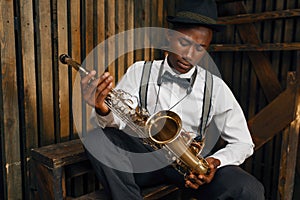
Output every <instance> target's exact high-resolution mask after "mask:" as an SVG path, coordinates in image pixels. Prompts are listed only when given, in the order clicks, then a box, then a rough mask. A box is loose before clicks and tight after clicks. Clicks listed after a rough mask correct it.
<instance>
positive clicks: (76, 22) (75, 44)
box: [70, 0, 82, 139]
mask: <svg viewBox="0 0 300 200" xmlns="http://www.w3.org/2000/svg"><path fill="white" fill-rule="evenodd" d="M80 13H81V11H80V0H73V1H70V20H71V22H70V24H71V26H70V28H71V30H70V31H71V56H72V58H73V59H74V60H77V61H78V62H81V57H80V55H81V46H80V44H81V38H80ZM71 70H72V71H71V74H72V86H73V85H74V84H76V79H77V80H78V79H79V74H78V73H77V72H76V71H75V70H73V69H71ZM77 76H78V77H77ZM77 83H78V82H77ZM72 88H73V87H72ZM80 97H81V90H79V89H78V88H76V89H74V88H73V89H72V97H71V98H72V99H71V100H72V111H73V119H74V117H75V119H78V118H81V114H82V106H81V105H82V104H81V103H82V101H81V98H80ZM74 110H76V111H77V112H75V113H76V116H74ZM78 113H80V114H78ZM74 122H75V120H74ZM73 129H74V132H77V133H78V132H79V131H80V132H81V130H82V126H81V123H74V128H73ZM71 139H73V138H71Z"/></svg>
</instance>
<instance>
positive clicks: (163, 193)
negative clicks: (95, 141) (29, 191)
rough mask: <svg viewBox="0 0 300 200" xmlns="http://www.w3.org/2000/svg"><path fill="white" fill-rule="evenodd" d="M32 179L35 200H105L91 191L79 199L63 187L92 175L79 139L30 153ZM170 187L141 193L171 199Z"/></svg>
mask: <svg viewBox="0 0 300 200" xmlns="http://www.w3.org/2000/svg"><path fill="white" fill-rule="evenodd" d="M31 158H32V163H33V165H32V169H31V172H32V176H33V179H34V181H35V183H36V189H37V194H38V196H39V197H37V198H36V199H43V200H45V199H51V200H58V199H59V200H61V199H80V200H83V199H85V200H86V199H106V197H105V194H104V192H103V190H101V187H100V190H95V191H92V192H89V193H87V194H84V195H82V196H79V197H74V196H72V195H70V192H68V191H67V190H68V187H67V186H66V185H68V184H67V183H69V182H70V180H71V179H72V178H74V177H77V176H81V175H84V174H87V173H93V170H92V167H91V164H90V163H89V160H88V159H87V156H86V154H85V151H84V148H83V145H82V143H81V140H80V139H76V140H71V141H68V142H64V143H58V144H52V145H49V146H44V147H41V148H35V149H32V150H31ZM177 191H178V188H177V187H175V186H174V185H160V186H157V187H153V188H145V189H143V190H142V194H143V197H144V199H147V200H150V199H160V198H164V199H166V198H165V197H167V196H168V195H174V194H175V193H176V192H177Z"/></svg>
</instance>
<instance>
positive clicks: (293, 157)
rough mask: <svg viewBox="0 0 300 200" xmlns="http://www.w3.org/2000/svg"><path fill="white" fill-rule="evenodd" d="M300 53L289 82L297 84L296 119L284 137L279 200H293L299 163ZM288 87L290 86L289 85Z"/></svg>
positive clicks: (286, 130)
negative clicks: (295, 68) (294, 71)
mask: <svg viewBox="0 0 300 200" xmlns="http://www.w3.org/2000/svg"><path fill="white" fill-rule="evenodd" d="M299 56H300V51H298V66H297V71H296V73H291V72H290V73H289V76H288V81H289V82H296V91H295V99H294V101H295V103H294V117H295V120H294V121H293V122H292V123H291V124H290V126H289V127H288V128H286V129H285V130H284V132H283V136H282V146H281V157H280V158H281V159H280V168H279V181H278V191H279V199H287V200H291V199H293V189H294V177H295V169H296V161H297V150H298V142H299V128H300V118H299V114H300V63H299V62H300V58H299ZM288 86H290V85H289V84H288Z"/></svg>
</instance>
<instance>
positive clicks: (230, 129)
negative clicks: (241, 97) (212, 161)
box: [210, 83, 254, 167]
mask: <svg viewBox="0 0 300 200" xmlns="http://www.w3.org/2000/svg"><path fill="white" fill-rule="evenodd" d="M215 94H216V96H215V99H214V101H213V102H214V108H213V109H214V112H215V115H214V119H213V120H214V121H215V124H216V126H217V128H218V129H219V131H220V132H221V137H222V139H224V140H225V141H226V142H227V145H226V146H225V147H224V148H222V149H220V150H219V151H217V152H216V153H214V154H213V155H211V156H210V157H214V158H217V159H219V160H220V161H221V165H220V166H219V167H222V166H226V165H240V164H242V163H243V162H244V161H245V159H246V158H248V157H249V156H251V155H252V154H253V148H254V143H253V141H252V138H251V135H250V132H249V129H248V126H247V122H246V119H245V117H244V114H243V111H242V109H241V107H240V105H239V104H238V102H237V101H236V99H235V98H234V96H233V94H232V92H231V91H230V89H229V88H228V87H227V86H226V85H225V83H224V84H223V86H221V87H218V88H217V91H216V93H215Z"/></svg>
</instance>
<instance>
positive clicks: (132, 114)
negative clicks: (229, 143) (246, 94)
mask: <svg viewBox="0 0 300 200" xmlns="http://www.w3.org/2000/svg"><path fill="white" fill-rule="evenodd" d="M59 60H60V61H61V62H62V63H63V64H67V65H70V66H72V67H73V68H74V69H75V70H77V71H78V72H79V73H80V75H81V76H82V77H84V76H86V75H87V74H89V71H87V70H86V69H85V68H83V67H82V66H81V65H80V64H79V63H78V62H76V61H75V60H73V59H72V58H71V57H70V56H68V55H66V54H62V55H60V57H59ZM93 80H95V78H92V79H91V80H90V81H93ZM134 98H136V99H137V97H134V96H132V95H131V94H129V93H127V92H125V91H123V90H116V89H112V90H111V91H110V92H109V94H108V96H107V97H106V99H105V104H106V105H107V106H108V107H109V109H110V110H111V111H112V112H113V113H114V114H115V115H117V116H118V117H119V118H120V119H121V120H123V121H124V122H125V123H126V125H127V126H128V127H129V128H131V129H132V130H133V131H134V132H135V133H136V134H138V136H139V137H140V138H141V140H142V141H143V142H144V143H145V144H148V145H150V146H151V147H153V149H154V150H158V149H160V148H165V149H166V150H167V151H166V159H169V160H171V161H172V165H173V167H174V168H175V169H176V170H177V171H178V172H180V173H181V174H183V175H184V176H186V175H188V174H189V173H190V172H192V173H196V174H209V173H210V168H209V164H208V163H207V161H206V160H205V159H204V158H203V157H201V156H200V153H201V150H202V148H203V146H202V145H199V142H197V141H195V140H194V139H193V138H192V137H191V136H190V135H189V134H188V133H187V132H186V131H185V130H184V129H183V127H182V121H181V118H180V117H179V116H178V115H177V114H176V113H175V112H173V111H170V110H162V111H159V112H157V113H155V114H153V115H150V114H149V113H148V112H147V111H146V109H144V108H141V107H139V106H133V103H134Z"/></svg>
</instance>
